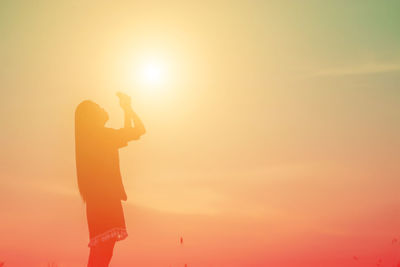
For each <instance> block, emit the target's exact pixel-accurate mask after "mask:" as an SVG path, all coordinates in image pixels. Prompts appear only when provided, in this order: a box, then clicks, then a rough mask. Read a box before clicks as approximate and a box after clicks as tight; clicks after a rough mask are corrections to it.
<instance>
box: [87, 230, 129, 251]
mask: <svg viewBox="0 0 400 267" xmlns="http://www.w3.org/2000/svg"><path fill="white" fill-rule="evenodd" d="M127 237H128V232H127V231H126V229H125V228H112V229H111V230H108V231H107V232H104V233H102V234H99V235H97V236H95V237H93V238H91V239H90V242H89V244H88V247H94V246H96V245H97V244H99V243H101V242H106V241H108V240H112V239H113V240H115V241H120V240H124V239H125V238H127Z"/></svg>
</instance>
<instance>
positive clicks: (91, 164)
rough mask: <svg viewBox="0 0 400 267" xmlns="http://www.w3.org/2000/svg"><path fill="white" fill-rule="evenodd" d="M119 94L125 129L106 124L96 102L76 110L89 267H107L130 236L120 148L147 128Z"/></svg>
mask: <svg viewBox="0 0 400 267" xmlns="http://www.w3.org/2000/svg"><path fill="white" fill-rule="evenodd" d="M117 95H118V97H119V100H120V106H121V107H122V109H123V110H124V116H125V123H124V128H121V129H112V128H107V127H105V126H104V125H105V123H106V122H107V120H108V114H107V112H106V111H105V110H104V109H103V108H101V107H100V106H99V105H98V104H96V103H94V102H92V101H89V100H86V101H83V102H82V103H80V104H79V105H78V107H77V108H76V111H75V153H76V170H77V178H78V187H79V192H80V194H81V196H82V199H83V201H84V202H85V203H86V215H87V221H88V226H89V236H90V242H89V247H90V254H89V261H88V265H87V266H88V267H107V266H108V264H109V263H110V260H111V257H112V255H113V250H114V245H115V242H116V241H119V240H123V239H125V238H126V237H127V236H128V234H127V231H126V226H125V219H124V213H123V210H122V204H121V200H124V201H126V199H127V196H126V193H125V190H124V186H123V184H122V179H121V173H120V169H119V155H118V149H119V148H121V147H124V146H127V144H128V142H129V141H131V140H138V139H139V138H140V136H142V135H143V134H144V133H145V128H144V126H143V123H142V121H141V120H140V119H139V117H138V116H137V115H136V113H135V112H134V111H133V110H132V108H131V101H130V97H129V96H127V95H125V94H122V93H117ZM132 121H133V123H134V127H132Z"/></svg>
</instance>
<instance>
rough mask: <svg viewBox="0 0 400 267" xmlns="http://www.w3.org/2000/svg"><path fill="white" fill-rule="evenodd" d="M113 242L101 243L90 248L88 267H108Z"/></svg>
mask: <svg viewBox="0 0 400 267" xmlns="http://www.w3.org/2000/svg"><path fill="white" fill-rule="evenodd" d="M114 245H115V240H109V241H106V242H101V243H99V244H97V245H96V246H94V247H91V248H90V254H89V262H88V267H108V265H109V264H110V261H111V258H112V255H113V250H114Z"/></svg>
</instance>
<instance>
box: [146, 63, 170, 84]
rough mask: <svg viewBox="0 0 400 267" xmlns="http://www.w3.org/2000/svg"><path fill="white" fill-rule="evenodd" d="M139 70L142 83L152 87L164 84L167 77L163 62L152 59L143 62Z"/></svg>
mask: <svg viewBox="0 0 400 267" xmlns="http://www.w3.org/2000/svg"><path fill="white" fill-rule="evenodd" d="M140 70H141V71H140V72H141V73H140V80H141V83H142V84H143V85H145V86H152V87H153V86H162V85H165V83H166V78H167V77H166V74H167V73H166V72H167V69H166V66H165V63H163V62H161V61H159V60H158V61H157V60H154V59H152V60H149V61H147V62H144V63H143V65H142V66H141V68H140Z"/></svg>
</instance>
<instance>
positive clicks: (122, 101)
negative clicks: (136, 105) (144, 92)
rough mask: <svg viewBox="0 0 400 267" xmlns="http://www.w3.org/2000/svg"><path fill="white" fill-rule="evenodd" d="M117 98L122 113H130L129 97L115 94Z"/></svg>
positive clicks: (119, 93)
mask: <svg viewBox="0 0 400 267" xmlns="http://www.w3.org/2000/svg"><path fill="white" fill-rule="evenodd" d="M117 96H118V98H119V105H120V106H121V108H122V109H123V110H124V111H131V110H132V107H131V97H130V96H128V95H127V94H124V93H121V92H117Z"/></svg>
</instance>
